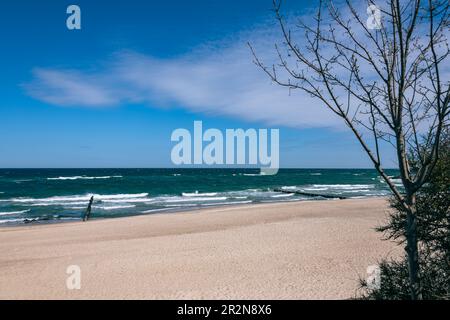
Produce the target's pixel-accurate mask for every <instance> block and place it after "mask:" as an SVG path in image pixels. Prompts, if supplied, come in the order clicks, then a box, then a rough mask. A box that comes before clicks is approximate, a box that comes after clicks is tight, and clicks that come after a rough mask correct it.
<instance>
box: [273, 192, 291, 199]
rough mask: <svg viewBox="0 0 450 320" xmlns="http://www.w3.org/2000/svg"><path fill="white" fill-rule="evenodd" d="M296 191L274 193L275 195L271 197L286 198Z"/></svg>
mask: <svg viewBox="0 0 450 320" xmlns="http://www.w3.org/2000/svg"><path fill="white" fill-rule="evenodd" d="M294 195H295V193H282V194H274V195H273V196H270V197H271V198H286V197H292V196H294Z"/></svg>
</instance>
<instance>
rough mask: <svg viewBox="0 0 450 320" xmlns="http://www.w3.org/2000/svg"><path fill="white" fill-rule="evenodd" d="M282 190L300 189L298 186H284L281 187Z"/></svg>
mask: <svg viewBox="0 0 450 320" xmlns="http://www.w3.org/2000/svg"><path fill="white" fill-rule="evenodd" d="M281 189H283V190H297V189H298V187H297V186H283V187H281Z"/></svg>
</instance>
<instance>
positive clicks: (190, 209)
mask: <svg viewBox="0 0 450 320" xmlns="http://www.w3.org/2000/svg"><path fill="white" fill-rule="evenodd" d="M364 199H386V200H387V199H389V197H388V196H368V197H363V196H361V197H354V198H346V199H338V198H334V199H326V198H324V199H310V200H303V199H302V200H294V201H273V202H264V203H261V202H254V203H245V204H233V203H230V204H221V205H208V206H199V207H184V208H179V209H161V210H160V211H155V212H154V213H140V214H133V215H127V216H117V217H95V213H94V214H93V215H92V218H91V219H90V220H89V222H93V221H104V220H110V219H113V220H116V219H126V218H135V217H141V216H154V215H166V214H184V213H191V212H193V211H198V212H201V211H204V210H210V209H220V208H241V207H243V208H245V207H253V206H265V205H277V204H289V203H311V202H322V201H346V200H364ZM86 207H87V206H86ZM81 216H82V213H80V218H79V220H75V218H73V219H72V218H69V219H68V220H63V219H49V220H43V219H42V220H37V221H30V222H22V223H16V224H15V223H11V224H7V223H4V224H0V230H1V229H2V228H20V227H41V226H46V225H53V224H69V223H79V222H83V221H82V218H81Z"/></svg>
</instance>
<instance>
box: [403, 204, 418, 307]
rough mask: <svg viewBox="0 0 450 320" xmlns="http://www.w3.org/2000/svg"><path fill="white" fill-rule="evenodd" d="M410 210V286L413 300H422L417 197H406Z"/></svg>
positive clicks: (407, 222) (407, 218) (408, 212)
mask: <svg viewBox="0 0 450 320" xmlns="http://www.w3.org/2000/svg"><path fill="white" fill-rule="evenodd" d="M406 202H407V205H408V208H409V209H408V210H407V213H406V243H407V245H406V252H407V254H408V271H409V286H410V291H411V299H412V300H422V288H421V285H420V273H419V271H420V270H419V250H418V241H417V216H416V213H417V212H416V197H415V195H408V196H407V197H406Z"/></svg>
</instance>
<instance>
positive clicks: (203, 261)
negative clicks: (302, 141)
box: [0, 198, 401, 299]
mask: <svg viewBox="0 0 450 320" xmlns="http://www.w3.org/2000/svg"><path fill="white" fill-rule="evenodd" d="M387 209H388V206H387V201H386V199H382V198H376V199H375V198H374V199H354V200H330V201H310V202H291V203H276V204H259V205H247V206H238V207H222V208H211V209H205V210H200V211H191V212H186V213H173V214H155V215H147V216H137V217H128V218H118V219H106V220H92V221H89V222H87V223H83V222H75V223H65V224H50V225H40V226H25V227H23V226H22V227H12V228H10V227H6V228H0V298H2V299H109V298H112V299H346V298H353V297H355V296H356V295H357V294H358V290H357V289H358V278H359V277H360V276H363V277H365V275H366V268H367V267H368V266H369V265H373V264H376V263H377V261H379V260H380V259H382V258H385V257H389V256H396V255H398V254H399V253H400V250H401V249H400V248H399V247H396V246H395V245H394V244H393V243H392V242H388V241H381V237H382V235H380V234H379V233H377V232H375V231H374V229H373V228H374V227H376V226H378V225H380V224H382V223H383V222H384V221H385V219H386V212H387ZM69 265H78V266H79V267H80V269H81V289H80V290H76V289H75V290H68V289H67V287H66V279H67V277H68V276H69V275H68V274H66V270H67V267H68V266H69Z"/></svg>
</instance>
